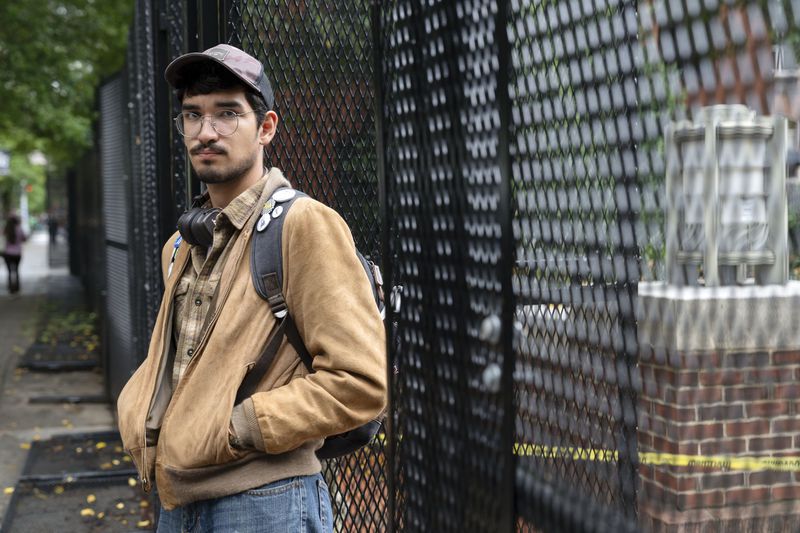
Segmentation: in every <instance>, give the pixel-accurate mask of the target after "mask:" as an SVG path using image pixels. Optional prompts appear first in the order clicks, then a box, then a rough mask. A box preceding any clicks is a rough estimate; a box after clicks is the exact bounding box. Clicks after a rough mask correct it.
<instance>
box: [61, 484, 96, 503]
mask: <svg viewBox="0 0 800 533" xmlns="http://www.w3.org/2000/svg"><path fill="white" fill-rule="evenodd" d="M53 492H55V493H56V494H64V487H62V486H61V485H56V486H55V488H54V489H53ZM89 503H91V502H89Z"/></svg>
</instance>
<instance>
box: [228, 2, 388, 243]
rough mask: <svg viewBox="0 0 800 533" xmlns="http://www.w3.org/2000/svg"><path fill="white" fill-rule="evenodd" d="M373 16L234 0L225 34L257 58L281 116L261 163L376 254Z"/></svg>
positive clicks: (342, 7)
mask: <svg viewBox="0 0 800 533" xmlns="http://www.w3.org/2000/svg"><path fill="white" fill-rule="evenodd" d="M369 17H370V11H369V4H368V2H366V1H363V0H362V1H359V2H351V3H335V2H325V1H319V0H317V1H308V2H300V3H297V4H291V5H286V4H285V3H284V2H280V1H276V0H271V1H267V2H264V1H250V0H236V1H233V2H231V8H230V13H229V15H228V21H229V27H228V32H229V35H228V38H227V40H228V42H229V43H231V44H234V45H236V46H240V47H241V48H242V49H243V50H245V51H246V52H248V53H250V54H253V55H254V56H255V57H257V58H258V59H259V60H261V61H262V62H263V64H264V65H265V68H266V70H267V76H268V77H269V79H270V82H271V83H272V86H273V90H274V91H275V110H276V112H277V113H278V117H279V119H280V122H279V124H278V134H277V135H276V136H275V139H274V140H273V141H272V143H271V144H270V146H269V147H268V148H267V149H266V156H267V157H266V161H267V164H268V165H272V166H276V167H279V168H281V169H282V170H283V172H284V173H285V174H286V176H287V178H288V179H289V180H290V181H291V182H292V184H293V185H294V186H295V187H297V188H299V189H301V190H303V191H305V192H306V193H308V194H309V195H310V196H312V197H314V198H316V199H317V200H320V201H321V202H324V203H325V204H327V205H329V206H330V207H333V208H334V209H336V210H337V211H338V212H339V213H340V214H341V215H342V216H343V217H344V219H345V220H346V221H347V223H348V224H349V225H350V228H351V229H352V231H353V236H354V238H355V240H356V245H357V247H358V248H359V249H360V250H361V251H362V253H364V254H365V255H372V256H374V257H377V254H378V252H379V240H378V239H379V234H378V232H376V231H374V230H375V228H376V227H377V226H378V209H377V191H378V181H377V172H376V155H375V139H374V131H375V122H374V117H373V101H372V98H373V95H372V87H371V83H372V57H371V55H370V43H371V34H370V26H369Z"/></svg>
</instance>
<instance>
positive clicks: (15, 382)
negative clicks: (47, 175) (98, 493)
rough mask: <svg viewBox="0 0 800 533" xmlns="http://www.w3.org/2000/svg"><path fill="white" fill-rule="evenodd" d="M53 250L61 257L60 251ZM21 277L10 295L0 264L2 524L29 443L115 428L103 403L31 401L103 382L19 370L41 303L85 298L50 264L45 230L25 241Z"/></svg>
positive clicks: (100, 390) (76, 374) (85, 375)
mask: <svg viewBox="0 0 800 533" xmlns="http://www.w3.org/2000/svg"><path fill="white" fill-rule="evenodd" d="M61 246H62V247H63V246H64V245H61ZM56 253H57V254H60V255H61V256H62V257H63V253H64V250H63V249H58V250H56ZM57 262H58V263H63V261H57ZM20 278H21V292H20V293H19V294H15V295H11V294H9V293H8V290H7V287H6V279H7V271H6V268H5V264H3V265H1V266H0V339H2V340H0V489H3V492H2V494H0V523H1V522H2V517H3V516H4V515H5V513H6V510H7V508H8V504H9V501H10V500H11V496H12V493H13V487H15V485H16V483H17V481H18V479H19V477H20V475H21V473H22V469H23V466H24V464H25V461H26V458H27V455H28V450H29V449H30V444H31V442H33V441H37V440H40V439H47V438H49V437H50V436H52V435H54V434H66V433H70V434H72V433H86V432H94V431H106V430H113V429H115V424H114V419H113V416H112V412H111V407H110V405H109V404H107V403H31V402H30V400H31V399H32V398H37V397H43V396H53V395H59V396H61V395H74V396H100V395H104V394H105V385H104V377H103V373H102V371H101V370H99V369H98V370H89V371H86V370H83V371H71V372H31V371H28V370H25V369H20V368H17V367H18V364H19V362H20V359H21V358H22V356H23V354H24V353H25V352H26V350H27V349H28V347H29V346H30V345H31V344H32V343H33V341H34V337H35V335H36V334H37V333H38V330H39V327H40V324H39V323H38V322H39V320H40V316H41V313H42V309H43V307H45V306H51V307H52V306H58V307H57V309H61V308H62V307H61V306H64V305H74V304H76V303H80V302H81V301H82V299H83V290H82V288H81V286H80V283H79V282H78V280H77V279H75V278H73V277H71V276H70V275H69V272H68V270H67V268H66V267H58V268H51V267H50V266H49V265H48V237H47V234H46V233H44V232H37V233H34V234H33V235H32V236H31V238H30V239H29V240H28V242H27V243H26V244H25V246H24V250H23V256H22V263H21V265H20ZM48 505H49V506H52V502H51V503H50V504H48V503H45V502H43V504H42V510H43V512H45V511H49V509H47V507H48Z"/></svg>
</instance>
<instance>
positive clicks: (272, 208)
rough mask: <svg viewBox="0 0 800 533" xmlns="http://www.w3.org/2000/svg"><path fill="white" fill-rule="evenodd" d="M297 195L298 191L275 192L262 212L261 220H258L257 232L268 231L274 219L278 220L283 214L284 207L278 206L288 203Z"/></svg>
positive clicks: (283, 190) (280, 190) (282, 190)
mask: <svg viewBox="0 0 800 533" xmlns="http://www.w3.org/2000/svg"><path fill="white" fill-rule="evenodd" d="M296 194H297V191H295V190H294V189H278V190H277V191H275V192H274V193H273V194H272V197H271V198H270V199H269V200H267V202H266V203H265V204H264V208H263V209H262V210H261V218H259V219H258V224H256V231H258V232H261V231H264V230H265V229H267V226H269V223H270V222H271V221H272V219H273V218H278V217H279V216H281V215H282V214H283V207H281V206H279V205H278V204H279V203H283V202H288V201H289V200H291V199H292V198H294V197H295V195H296Z"/></svg>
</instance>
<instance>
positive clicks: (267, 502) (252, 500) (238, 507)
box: [157, 474, 333, 533]
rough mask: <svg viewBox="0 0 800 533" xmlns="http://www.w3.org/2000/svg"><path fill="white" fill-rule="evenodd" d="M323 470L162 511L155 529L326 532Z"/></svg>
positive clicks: (328, 516) (178, 532) (329, 516)
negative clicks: (310, 474)
mask: <svg viewBox="0 0 800 533" xmlns="http://www.w3.org/2000/svg"><path fill="white" fill-rule="evenodd" d="M332 531H333V513H332V511H331V501H330V495H329V493H328V485H326V484H325V480H324V479H323V478H322V474H315V475H313V476H300V477H294V478H289V479H282V480H280V481H275V482H273V483H268V484H266V485H264V486H263V487H258V488H256V489H251V490H247V491H244V492H242V493H239V494H234V495H232V496H224V497H222V498H216V499H213V500H204V501H199V502H194V503H190V504H188V505H185V506H183V507H178V508H176V509H173V510H172V511H161V516H160V517H159V520H158V530H157V533H184V532H186V533H331V532H332Z"/></svg>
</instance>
